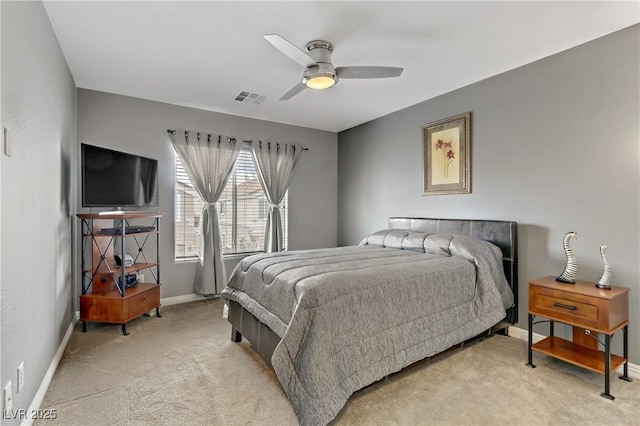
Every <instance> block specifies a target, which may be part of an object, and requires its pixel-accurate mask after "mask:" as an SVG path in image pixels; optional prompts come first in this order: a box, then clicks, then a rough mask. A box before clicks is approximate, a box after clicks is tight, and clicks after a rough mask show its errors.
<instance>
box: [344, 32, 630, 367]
mask: <svg viewBox="0 0 640 426" xmlns="http://www.w3.org/2000/svg"><path fill="white" fill-rule="evenodd" d="M638 29H639V26H638V25H636V26H634V27H630V28H627V29H625V30H622V31H619V32H617V33H614V34H612V35H609V36H607V37H603V38H601V39H598V40H595V41H592V42H590V43H587V44H584V45H582V46H578V47H576V48H573V49H570V50H567V51H565V52H562V53H559V54H557V55H554V56H551V57H548V58H545V59H542V60H540V61H537V62H535V63H532V64H529V65H526V66H523V67H521V68H518V69H515V70H512V71H509V72H506V73H504V74H501V75H498V76H495V77H492V78H489V79H487V80H484V81H481V82H478V83H476V84H473V85H470V86H467V87H464V88H462V89H459V90H456V91H453V92H450V93H447V94H445V95H442V96H439V97H437V98H434V99H431V100H428V101H425V102H423V103H420V104H417V105H414V106H412V107H410V108H407V109H404V110H401V111H398V112H396V113H393V114H391V115H388V116H385V117H383V118H380V119H377V120H375V121H372V122H369V123H366V124H364V125H361V126H359V127H356V128H353V129H350V130H347V131H344V132H341V133H340V134H339V135H338V159H339V161H338V182H339V184H340V185H339V191H338V206H339V209H338V224H339V226H338V243H339V245H347V244H355V243H357V242H358V241H359V240H360V239H361V238H362V237H363V236H364V235H366V234H367V233H369V232H371V231H375V230H378V229H383V228H385V227H386V220H387V217H389V216H419V217H441V218H464V219H466V218H478V219H496V220H515V221H517V222H519V238H520V244H519V249H520V274H519V279H520V289H521V292H520V298H519V303H520V307H521V309H520V322H519V324H518V325H519V327H521V328H524V329H526V324H527V322H526V315H527V280H529V279H533V278H536V277H539V276H545V275H559V274H560V273H561V272H562V270H563V268H564V263H565V257H564V252H563V249H562V238H563V236H564V234H565V233H566V232H567V231H577V232H578V234H579V239H578V240H576V241H574V242H573V248H574V250H575V252H576V255H577V257H578V262H579V268H580V269H579V273H578V278H579V279H583V280H590V281H597V280H598V279H599V278H600V276H601V275H602V269H603V265H602V260H601V258H600V254H599V245H600V244H601V243H602V244H607V245H608V246H609V250H608V252H607V254H608V257H609V260H610V262H611V265H612V268H613V281H614V283H615V284H617V285H621V286H624V287H628V288H630V289H631V293H630V315H631V316H630V320H631V326H630V336H631V337H630V348H631V349H630V360H631V362H633V363H636V364H640V341H639V339H638V336H640V333H638V331H637V330H638V327H640V309H639V307H640V275H639V271H638V264H639V258H640V253H639V247H638V246H639V244H638V242H639V236H640V230H639V217H640V212H639V207H640V197H639V183H640V171H639V169H640V167H639V164H640V163H639V150H638V141H639V139H640V134H639V130H638V127H639V119H638V117H639V116H640V111H639V104H640V98H639V92H640V87H639V82H638V76H639V75H640V73H639V65H638V64H639V63H640V61H639V51H640V49H639V41H638V40H639V34H638V33H639V31H638ZM467 111H471V112H472V193H471V194H464V195H439V196H423V195H421V194H422V140H421V137H422V136H421V126H422V125H424V124H426V123H430V122H433V121H436V120H438V119H442V118H446V117H450V116H453V115H457V114H460V113H464V112H467ZM537 331H538V332H541V333H542V332H546V329H544V328H540V329H539V330H537ZM561 332H563V333H564V334H566V333H568V331H567V330H566V329H565V330H561ZM621 340H622V339H621V338H618V339H614V343H616V344H617V346H614V349H616V350H618V351H619V350H620V345H619V343H620V341H621Z"/></svg>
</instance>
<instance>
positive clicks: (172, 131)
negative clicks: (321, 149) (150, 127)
mask: <svg viewBox="0 0 640 426" xmlns="http://www.w3.org/2000/svg"><path fill="white" fill-rule="evenodd" d="M167 133H169V134H171V135H175V134H176V131H175V130H173V129H167ZM229 140H232V141H234V142H235V140H236V138H229ZM242 142H244V143H248V144H249V145H251V144H252V143H253V141H242ZM300 149H302V150H303V151H309V148H305V147H303V146H301V147H300Z"/></svg>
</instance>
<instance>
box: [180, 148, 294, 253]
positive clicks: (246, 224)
mask: <svg viewBox="0 0 640 426" xmlns="http://www.w3.org/2000/svg"><path fill="white" fill-rule="evenodd" d="M175 200H176V213H175V217H176V221H175V257H176V260H185V259H192V258H196V257H197V256H198V253H199V249H200V214H201V212H202V201H201V200H200V197H199V196H198V193H197V192H196V191H195V190H194V189H193V186H192V185H191V182H190V181H189V178H188V177H187V174H186V172H185V171H184V168H183V167H182V163H181V162H180V159H179V158H178V157H177V156H176V196H175ZM216 208H217V209H218V222H219V224H220V232H221V234H222V235H221V239H220V241H221V242H222V254H223V255H224V254H226V255H230V254H239V253H251V252H260V251H262V250H263V249H264V236H265V226H266V225H267V217H268V212H269V202H268V201H267V198H266V196H265V195H264V191H263V190H262V186H260V182H259V181H258V178H257V176H256V171H255V169H254V167H253V160H252V159H251V152H250V151H249V150H248V149H243V150H242V151H241V152H240V155H239V156H238V159H237V160H236V164H235V166H234V168H233V172H232V173H231V176H229V180H228V181H227V186H226V187H225V189H224V191H223V192H222V195H221V196H220V199H219V200H218V202H217V203H216ZM280 213H281V216H282V227H283V231H284V248H285V250H286V247H287V239H288V229H287V228H288V227H287V223H288V195H285V197H284V200H283V202H282V207H281V208H280Z"/></svg>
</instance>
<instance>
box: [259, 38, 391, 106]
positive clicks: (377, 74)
mask: <svg viewBox="0 0 640 426" xmlns="http://www.w3.org/2000/svg"><path fill="white" fill-rule="evenodd" d="M263 37H264V38H265V39H266V40H267V41H268V42H269V43H271V44H272V45H273V47H275V48H276V49H278V50H279V51H280V52H282V53H284V54H285V55H286V56H287V57H289V59H291V60H293V61H294V62H296V63H298V64H300V65H302V66H303V67H304V73H303V74H302V80H301V81H300V82H299V83H298V84H296V85H295V86H293V87H292V88H291V89H289V91H288V92H287V93H285V94H284V95H282V97H281V98H280V100H281V101H286V100H288V99H291V98H292V97H294V96H295V95H297V94H298V93H300V92H302V91H303V90H304V89H306V88H309V89H316V90H321V89H328V88H330V87H333V86H334V85H335V84H336V83H337V82H338V79H340V78H359V79H364V78H389V77H398V76H400V74H402V71H404V68H397V67H375V66H357V67H338V68H336V67H334V66H333V64H332V63H331V52H333V45H332V44H331V43H329V42H328V41H324V40H314V41H310V42H309V43H307V45H306V47H305V50H304V51H303V50H301V49H299V48H297V47H296V46H295V45H294V44H292V43H291V42H290V41H288V40H286V39H285V38H283V37H281V36H279V35H278V34H265V35H263Z"/></svg>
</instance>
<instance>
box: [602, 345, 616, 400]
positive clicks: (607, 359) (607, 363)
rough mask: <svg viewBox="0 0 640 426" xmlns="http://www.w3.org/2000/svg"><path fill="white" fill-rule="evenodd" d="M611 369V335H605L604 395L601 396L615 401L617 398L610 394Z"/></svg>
mask: <svg viewBox="0 0 640 426" xmlns="http://www.w3.org/2000/svg"><path fill="white" fill-rule="evenodd" d="M610 368H611V335H609V334H605V335H604V393H601V394H600V396H601V397H603V398H607V399H610V400H614V399H615V397H614V396H613V395H611V394H610V393H609V374H610V371H609V369H610Z"/></svg>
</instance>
